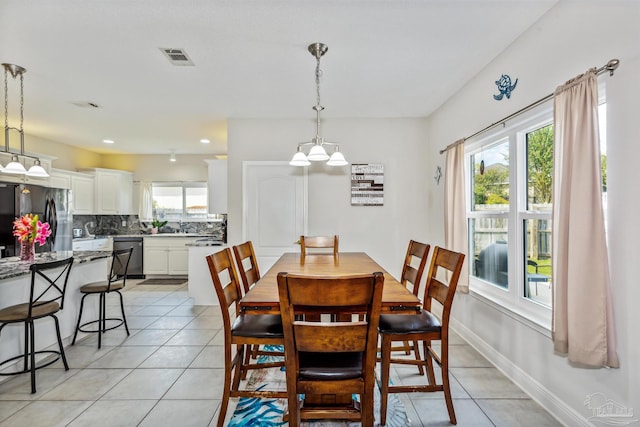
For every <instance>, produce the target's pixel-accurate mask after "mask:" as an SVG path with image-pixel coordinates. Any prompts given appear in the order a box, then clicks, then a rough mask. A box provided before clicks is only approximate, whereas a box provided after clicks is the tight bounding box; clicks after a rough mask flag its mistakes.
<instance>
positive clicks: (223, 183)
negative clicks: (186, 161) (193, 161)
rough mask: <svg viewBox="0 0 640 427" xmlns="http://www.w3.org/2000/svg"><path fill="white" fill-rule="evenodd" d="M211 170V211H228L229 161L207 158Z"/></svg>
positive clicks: (209, 184)
mask: <svg viewBox="0 0 640 427" xmlns="http://www.w3.org/2000/svg"><path fill="white" fill-rule="evenodd" d="M205 161H206V162H207V165H208V170H209V181H208V183H207V188H208V192H209V203H208V204H209V213H210V214H226V213H227V161H226V160H205Z"/></svg>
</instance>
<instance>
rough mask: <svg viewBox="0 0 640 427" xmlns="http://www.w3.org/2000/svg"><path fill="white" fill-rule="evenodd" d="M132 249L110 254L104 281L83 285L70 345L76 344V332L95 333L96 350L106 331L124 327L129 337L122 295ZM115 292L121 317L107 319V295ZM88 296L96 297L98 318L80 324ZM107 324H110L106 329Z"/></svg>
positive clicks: (99, 346)
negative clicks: (89, 327) (96, 338)
mask: <svg viewBox="0 0 640 427" xmlns="http://www.w3.org/2000/svg"><path fill="white" fill-rule="evenodd" d="M132 252H133V248H128V249H119V250H114V251H113V252H112V253H111V267H110V269H109V276H108V277H107V280H106V281H100V282H92V283H88V284H86V285H83V286H82V287H81V288H80V292H81V293H82V299H81V300H80V313H78V323H77V324H76V331H75V333H74V334H73V341H72V342H71V345H74V344H75V343H76V338H77V336H78V332H79V331H80V332H87V333H97V334H98V348H101V347H102V334H104V333H105V332H106V331H110V330H112V329H115V328H117V327H119V326H122V325H124V328H125V330H126V331H127V336H128V335H129V326H127V317H126V316H125V314H124V301H123V298H122V293H121V292H120V291H121V290H122V289H124V287H125V284H126V281H127V269H128V268H129V261H130V260H131V254H132ZM112 292H115V293H116V294H118V296H119V297H120V311H121V313H122V317H121V318H120V317H107V295H109V294H110V293H112ZM89 295H98V297H99V301H98V318H97V319H95V320H90V321H88V322H85V323H82V324H81V321H82V310H83V308H84V299H85V298H86V297H88V296H89ZM107 322H110V323H112V324H111V325H109V327H107ZM96 323H97V328H95V329H83V328H85V327H87V326H89V325H93V324H96Z"/></svg>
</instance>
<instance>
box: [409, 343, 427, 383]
mask: <svg viewBox="0 0 640 427" xmlns="http://www.w3.org/2000/svg"><path fill="white" fill-rule="evenodd" d="M412 343H413V354H414V356H415V358H416V360H417V361H422V359H421V358H420V346H419V345H418V341H412ZM418 372H419V373H420V375H424V368H423V367H422V364H420V365H418Z"/></svg>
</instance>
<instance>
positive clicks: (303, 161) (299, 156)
mask: <svg viewBox="0 0 640 427" xmlns="http://www.w3.org/2000/svg"><path fill="white" fill-rule="evenodd" d="M289 164H290V165H291V166H309V165H310V164H311V162H310V161H309V160H307V156H305V155H304V153H303V152H302V151H298V152H296V154H294V155H293V158H292V159H291V161H290V162H289Z"/></svg>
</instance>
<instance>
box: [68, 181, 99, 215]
mask: <svg viewBox="0 0 640 427" xmlns="http://www.w3.org/2000/svg"><path fill="white" fill-rule="evenodd" d="M69 175H70V176H71V197H72V204H71V206H72V212H73V213H74V214H75V215H89V214H92V213H94V200H93V199H94V194H93V193H94V178H93V176H91V175H86V174H82V173H75V172H70V173H69Z"/></svg>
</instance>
